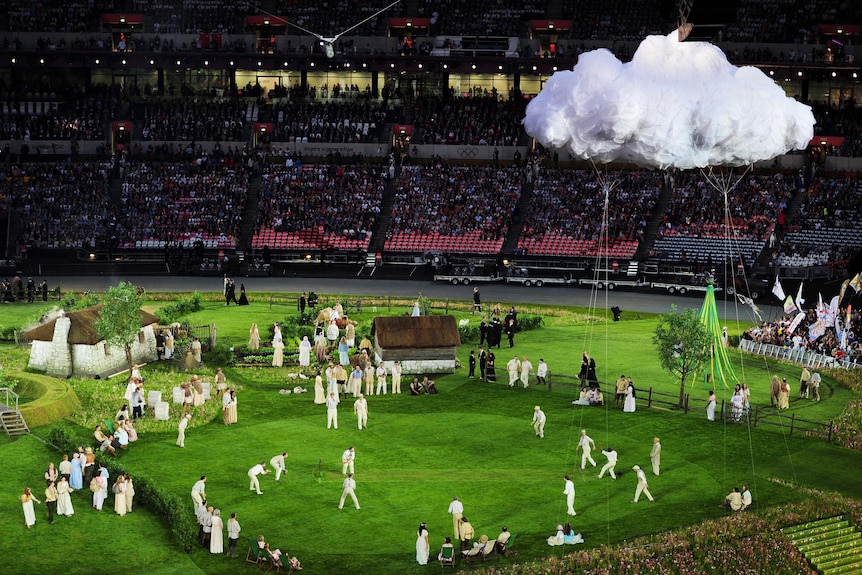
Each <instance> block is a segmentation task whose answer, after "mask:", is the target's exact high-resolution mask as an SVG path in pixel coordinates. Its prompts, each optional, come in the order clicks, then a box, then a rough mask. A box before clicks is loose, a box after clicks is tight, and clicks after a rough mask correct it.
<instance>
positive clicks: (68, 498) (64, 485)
mask: <svg viewBox="0 0 862 575" xmlns="http://www.w3.org/2000/svg"><path fill="white" fill-rule="evenodd" d="M71 493H72V488H71V486H70V485H69V482H68V481H66V478H65V477H63V476H61V477H60V481H58V482H57V515H65V516H67V517H71V516H72V515H74V514H75V509H74V508H73V507H72V495H71Z"/></svg>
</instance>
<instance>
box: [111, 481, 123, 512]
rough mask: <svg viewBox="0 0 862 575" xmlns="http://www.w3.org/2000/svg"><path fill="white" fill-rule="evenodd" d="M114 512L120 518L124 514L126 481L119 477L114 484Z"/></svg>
mask: <svg viewBox="0 0 862 575" xmlns="http://www.w3.org/2000/svg"><path fill="white" fill-rule="evenodd" d="M113 489H114V512H115V513H116V514H117V515H119V516H120V517H122V516H123V515H125V514H126V481H125V477H123V476H122V475H120V476H119V477H117V482H116V483H114V488H113Z"/></svg>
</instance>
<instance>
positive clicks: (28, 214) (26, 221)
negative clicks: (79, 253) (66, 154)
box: [0, 162, 111, 248]
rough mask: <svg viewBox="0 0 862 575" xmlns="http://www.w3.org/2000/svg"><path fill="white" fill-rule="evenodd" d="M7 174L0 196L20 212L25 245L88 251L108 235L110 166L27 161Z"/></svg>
mask: <svg viewBox="0 0 862 575" xmlns="http://www.w3.org/2000/svg"><path fill="white" fill-rule="evenodd" d="M7 170H8V171H7ZM3 171H4V173H3V174H2V177H0V196H6V198H7V201H8V202H9V206H10V207H11V208H12V210H13V211H15V212H17V213H18V214H20V218H21V219H20V221H21V224H22V229H21V234H22V238H21V242H22V244H23V245H27V246H31V247H40V248H61V247H84V246H90V245H95V244H96V243H97V242H99V241H101V240H102V239H103V238H104V237H105V235H106V232H107V228H108V226H107V221H108V213H109V208H108V203H109V198H110V187H111V165H110V163H106V162H79V163H74V164H72V163H53V162H52V163H32V164H31V163H24V164H21V165H20V166H13V167H11V168H8V167H7V168H4V169H3Z"/></svg>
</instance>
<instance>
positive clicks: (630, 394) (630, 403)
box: [623, 382, 637, 413]
mask: <svg viewBox="0 0 862 575" xmlns="http://www.w3.org/2000/svg"><path fill="white" fill-rule="evenodd" d="M636 407H637V405H636V404H635V384H633V383H632V382H629V385H628V387H626V401H625V403H623V411H624V412H626V413H633V412H634V410H635V408H636Z"/></svg>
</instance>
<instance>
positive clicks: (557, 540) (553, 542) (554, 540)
mask: <svg viewBox="0 0 862 575" xmlns="http://www.w3.org/2000/svg"><path fill="white" fill-rule="evenodd" d="M565 542H566V534H565V533H564V532H563V526H562V525H557V534H556V535H551V536H550V537H548V545H550V546H551V547H556V546H557V545H562V544H564V543H565Z"/></svg>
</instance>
